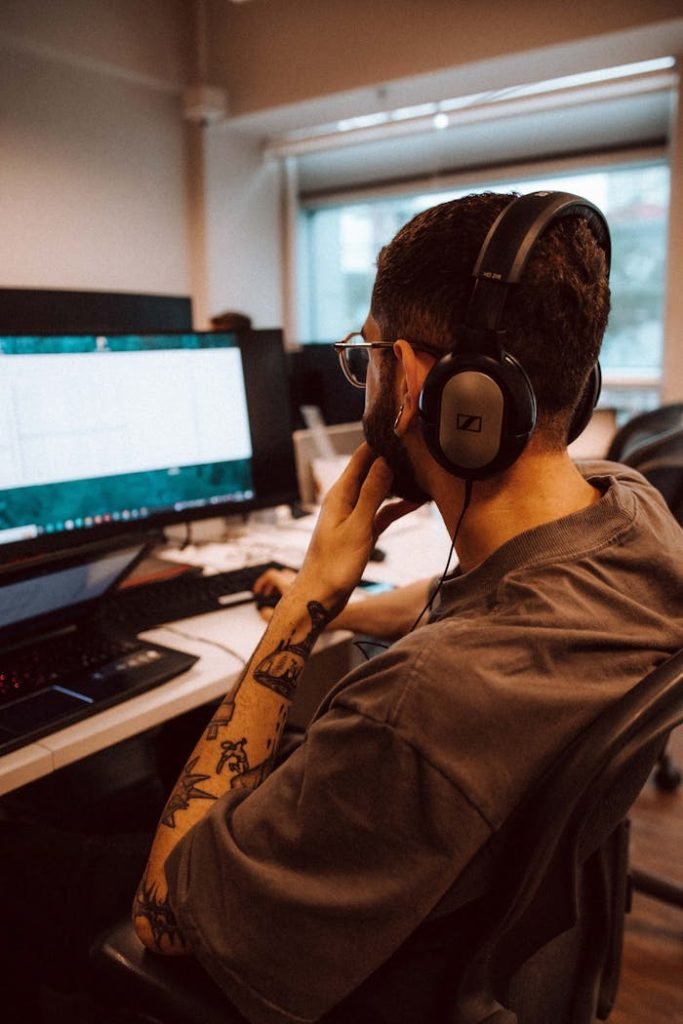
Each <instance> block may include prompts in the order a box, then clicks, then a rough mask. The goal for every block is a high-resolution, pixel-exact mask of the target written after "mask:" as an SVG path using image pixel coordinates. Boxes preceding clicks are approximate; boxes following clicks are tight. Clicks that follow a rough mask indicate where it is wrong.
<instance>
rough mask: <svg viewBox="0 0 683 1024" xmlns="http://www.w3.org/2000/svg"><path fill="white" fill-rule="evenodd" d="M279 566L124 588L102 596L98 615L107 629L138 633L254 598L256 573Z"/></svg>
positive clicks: (185, 576)
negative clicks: (253, 588) (102, 600)
mask: <svg viewBox="0 0 683 1024" xmlns="http://www.w3.org/2000/svg"><path fill="white" fill-rule="evenodd" d="M282 568H283V566H282V565H281V564H280V563H279V562H264V563H262V564H260V565H249V566H245V567H243V568H241V569H231V570H229V571H227V572H218V573H215V574H214V575H212V576H204V575H201V574H200V573H193V572H187V573H182V574H181V575H179V576H172V577H170V578H169V579H165V580H158V581H155V582H153V583H141V584H138V585H136V586H132V587H124V588H123V589H122V590H117V591H115V592H114V593H113V594H110V595H109V596H108V597H107V598H105V600H104V602H103V603H102V605H101V606H100V616H101V618H102V621H103V622H106V623H107V625H108V626H109V627H110V628H111V627H114V628H116V629H120V630H121V631H122V632H127V633H140V632H142V630H145V629H151V628H152V627H153V626H160V625H162V624H163V623H164V622H174V621H176V620H178V619H189V618H191V617H192V616H194V615H204V614H205V613H206V612H215V611H219V610H220V609H221V608H227V607H229V606H230V605H235V604H244V603H246V602H248V601H254V600H255V597H254V594H253V593H252V589H251V588H252V586H253V585H254V583H255V582H256V580H257V579H258V578H259V576H261V574H262V573H264V572H265V571H266V569H282ZM277 596H278V595H274V596H273V598H272V599H265V600H264V599H261V598H259V601H258V604H259V605H263V604H274V603H275V601H276V600H277Z"/></svg>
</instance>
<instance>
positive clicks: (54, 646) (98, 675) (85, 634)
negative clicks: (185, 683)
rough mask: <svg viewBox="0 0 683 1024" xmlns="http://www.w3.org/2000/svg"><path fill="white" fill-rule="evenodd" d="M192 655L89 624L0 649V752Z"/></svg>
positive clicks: (172, 672)
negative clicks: (11, 647) (31, 642)
mask: <svg viewBox="0 0 683 1024" xmlns="http://www.w3.org/2000/svg"><path fill="white" fill-rule="evenodd" d="M196 661H197V658H196V656H195V655H193V654H187V653H185V652H184V651H177V650H173V649H172V648H170V647H163V646H161V645H160V644H150V643H145V642H144V641H142V640H137V639H135V638H132V639H131V638H125V637H117V636H106V635H103V634H101V633H99V632H98V631H97V629H96V628H95V627H94V625H92V624H91V625H90V627H89V628H86V627H83V628H82V629H73V630H71V631H69V632H67V633H63V634H57V635H54V636H52V637H51V638H50V639H49V640H42V641H40V642H37V643H35V644H27V645H26V646H24V647H22V648H21V649H17V650H14V651H11V652H7V651H5V652H3V653H2V654H0V754H4V753H7V752H8V751H10V750H13V749H15V748H16V747H20V746H22V745H23V744H24V743H28V742H30V741H31V740H36V739H39V738H40V737H41V736H45V735H47V734H48V733H50V732H53V731H54V730H55V729H59V728H63V727H64V726H66V725H71V724H72V723H73V722H77V721H80V720H81V719H82V718H85V717H87V716H89V715H91V714H94V713H95V712H96V711H101V710H104V708H107V707H110V706H112V705H113V704H118V703H120V702H121V701H124V700H127V699H128V698H129V697H133V696H135V695H136V694H138V693H143V692H144V691H145V690H149V689H151V688H153V687H155V686H158V685H159V684H160V683H165V682H167V681H168V680H169V679H172V678H173V677H174V676H177V675H180V673H182V672H186V671H187V670H188V669H189V668H191V667H192V665H194V663H195V662H196Z"/></svg>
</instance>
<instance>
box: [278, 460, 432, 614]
mask: <svg viewBox="0 0 683 1024" xmlns="http://www.w3.org/2000/svg"><path fill="white" fill-rule="evenodd" d="M392 479H393V476H392V472H391V470H390V469H389V466H388V465H387V463H386V462H385V461H384V459H381V458H375V456H374V454H373V452H372V451H371V449H370V447H369V446H368V445H367V444H362V445H361V446H360V447H359V448H358V449H356V451H355V452H354V454H353V456H352V457H351V459H350V461H349V464H348V466H347V467H346V469H345V470H344V472H343V473H342V475H341V476H340V477H339V479H338V480H337V482H336V483H335V484H334V485H333V486H332V487H331V488H330V490H329V491H328V494H327V497H326V498H325V501H324V502H323V505H322V508H321V510H320V515H319V517H318V523H317V526H316V528H315V530H314V532H313V536H312V538H311V542H310V544H309V546H308V551H307V553H306V557H305V559H304V564H303V566H302V568H301V572H300V573H299V574H298V576H297V577H296V579H295V580H294V581H293V582H292V585H291V587H290V588H289V590H290V592H291V591H293V590H297V591H298V590H301V592H302V593H304V594H306V595H307V597H308V598H309V599H310V598H311V596H312V597H314V598H315V600H319V601H321V602H322V603H323V604H325V606H326V607H327V608H330V609H334V610H335V612H338V611H339V610H341V608H343V607H344V605H345V604H346V602H347V600H348V598H349V595H350V594H351V592H352V591H353V589H354V588H355V587H356V586H357V584H358V582H359V580H360V578H361V576H362V575H363V571H364V569H365V566H366V565H367V563H368V559H369V557H370V552H371V551H372V549H373V547H375V544H376V542H377V538H378V537H379V535H380V534H381V533H382V532H383V530H385V529H386V528H387V526H389V524H390V523H392V522H394V520H395V519H398V518H400V517H401V516H404V515H406V514H407V513H408V512H411V511H413V510H414V509H415V508H416V507H417V506H416V505H413V504H411V503H409V502H404V501H398V502H394V503H392V504H390V505H385V506H383V507H382V505H383V502H384V500H385V499H386V498H387V496H388V495H389V493H390V490H391V484H392Z"/></svg>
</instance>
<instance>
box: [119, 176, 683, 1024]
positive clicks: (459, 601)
mask: <svg viewBox="0 0 683 1024" xmlns="http://www.w3.org/2000/svg"><path fill="white" fill-rule="evenodd" d="M514 198H515V197H513V196H510V195H491V194H489V195H483V196H469V197H466V198H464V199H461V200H456V201H454V202H451V203H446V204H443V205H441V206H437V207H435V208H433V209H431V210H428V211H426V212H424V213H422V214H419V215H418V216H417V217H415V218H414V219H413V220H412V221H411V222H410V223H409V224H408V225H406V226H405V227H404V228H403V229H402V230H401V231H400V232H399V233H398V235H397V236H396V238H395V239H394V240H393V241H392V242H391V243H390V244H389V245H388V246H387V247H386V248H385V249H383V250H382V252H381V253H380V256H379V260H378V271H377V278H376V282H375V286H374V290H373V298H372V306H371V311H370V314H369V316H368V318H367V320H366V322H365V325H364V327H363V332H362V336H363V339H364V343H363V345H361V346H358V345H355V346H354V347H355V348H356V349H357V351H356V353H355V354H354V355H353V357H350V356H349V353H348V351H345V352H343V359H344V360H345V366H346V372H347V373H348V374H349V375H350V376H351V377H353V378H354V379H355V382H356V383H360V384H361V385H363V384H365V385H366V411H365V419H364V424H365V432H366V437H367V440H368V442H369V444H366V445H363V446H361V448H360V449H359V450H358V451H357V452H356V453H355V455H354V456H353V457H352V459H351V461H350V464H349V466H348V468H347V470H346V471H345V472H344V474H343V475H342V477H341V478H340V480H339V481H338V482H337V484H336V485H335V486H334V487H333V488H332V490H331V491H330V493H329V495H328V498H327V499H326V501H325V503H324V506H323V509H322V511H321V514H320V518H319V522H318V526H317V528H316V530H315V533H314V535H313V538H312V541H311V545H310V547H309V550H308V553H307V555H306V559H305V561H304V564H303V567H302V569H301V571H300V573H299V574H298V575H297V577H296V578H295V579H294V580H293V582H291V585H289V586H287V587H285V586H284V585H283V586H282V589H283V591H284V592H283V596H282V599H281V601H280V602H279V604H278V605H277V607H276V608H275V611H274V613H273V615H272V618H271V620H270V623H269V625H268V628H267V630H266V632H265V635H264V637H263V639H262V640H261V642H260V644H259V645H258V647H257V649H256V651H255V652H254V655H253V658H252V659H251V661H250V662H249V664H248V665H247V667H246V668H245V671H244V673H243V675H242V678H241V681H240V683H239V686H238V688H237V689H236V691H235V692H234V693H232V694H231V695H230V696H229V697H228V698H226V699H225V701H224V702H223V703H222V704H221V706H220V707H219V709H218V711H217V712H216V714H215V715H214V718H213V719H212V721H211V723H209V725H208V727H207V729H206V731H205V733H204V734H203V736H202V737H200V739H199V741H198V743H197V746H196V747H195V749H194V751H193V752H192V753H191V754H190V756H189V757H188V759H187V762H186V766H185V769H184V771H183V773H182V775H181V778H180V780H179V782H178V785H177V787H176V789H175V791H174V793H173V794H172V796H171V798H170V800H169V802H168V804H167V807H166V810H165V812H164V814H163V816H162V820H161V822H160V824H159V827H158V830H157V833H156V837H155V840H154V843H153V846H152V850H151V853H150V858H149V862H148V865H147V868H146V871H145V874H144V876H143V879H142V881H141V883H140V887H139V889H138V893H137V896H136V899H135V903H134V908H133V920H134V923H135V926H136V929H137V931H138V934H139V936H140V937H141V939H142V940H143V941H144V942H145V943H146V944H147V945H148V946H149V947H150V948H151V949H153V950H156V951H157V952H160V953H163V954H168V955H176V954H184V953H189V952H191V953H193V954H194V955H195V956H197V957H198V959H199V960H200V961H201V962H202V963H203V964H204V966H205V967H206V968H207V970H208V971H209V972H210V973H211V975H212V976H213V977H214V978H215V979H216V981H217V982H218V983H219V984H220V985H221V987H222V988H223V989H224V990H225V992H226V994H227V995H228V996H229V998H230V999H231V1000H232V1001H233V1002H234V1004H235V1005H236V1006H237V1007H238V1009H239V1010H240V1011H241V1013H243V1014H244V1015H245V1016H246V1017H247V1019H248V1020H250V1021H255V1022H263V1024H268V1022H276V1021H277V1022H294V1021H297V1022H302V1021H312V1020H318V1019H321V1018H324V1019H326V1020H329V1021H348V1022H354V1024H358V1022H360V1021H364V1020H373V1021H383V1020H386V1021H393V1020H408V1019H409V1020H411V1021H414V1022H415V1021H432V1020H442V1019H444V1014H445V1009H444V1007H445V1006H446V1005H447V1002H443V1000H444V992H445V991H446V989H447V982H448V978H447V977H446V975H445V973H443V972H442V973H441V974H439V971H438V970H434V972H433V976H432V977H431V979H430V981H429V982H428V981H427V979H426V977H425V975H424V974H423V973H421V972H422V970H423V967H424V965H425V963H426V962H427V961H425V960H424V959H420V957H419V955H417V952H415V954H414V953H413V950H414V949H415V947H414V945H413V946H411V937H414V936H415V933H416V931H417V930H418V929H420V928H421V926H423V923H424V922H427V923H429V921H430V920H431V919H432V916H433V911H434V908H435V907H436V906H437V905H438V904H439V901H441V900H442V899H443V898H444V896H445V895H446V894H447V893H448V892H449V890H450V889H451V888H452V887H453V886H454V885H455V883H456V882H457V880H458V878H459V877H460V876H461V875H462V872H463V870H464V869H465V867H466V866H467V865H468V864H470V863H476V858H477V856H478V855H479V854H480V853H481V851H482V850H483V849H484V847H485V845H486V843H487V841H488V840H489V839H490V837H491V836H492V835H493V834H494V833H495V831H496V830H497V829H498V828H499V827H500V826H501V824H502V823H503V822H504V821H505V819H506V817H507V816H508V815H509V813H510V812H511V810H512V809H513V808H514V807H515V805H516V804H517V802H518V801H519V799H520V798H521V796H522V795H523V793H524V791H525V789H526V788H527V787H528V786H529V784H530V783H531V782H532V781H533V779H534V778H535V777H537V776H538V774H539V772H540V771H541V770H542V769H543V768H544V767H545V766H547V765H548V764H549V763H550V761H551V760H552V758H553V756H554V755H555V754H557V753H558V752H559V751H560V750H561V749H562V748H563V747H564V746H565V745H566V743H567V742H568V740H569V739H571V738H572V737H573V736H574V735H576V734H577V733H578V732H580V730H581V729H582V728H583V727H584V726H585V725H587V724H588V723H589V722H590V721H592V720H593V719H594V717H595V716H596V715H597V714H598V713H599V712H600V711H601V710H602V709H603V708H604V707H605V706H606V705H608V704H609V703H610V702H612V701H614V700H615V699H617V698H618V697H619V696H620V695H621V694H623V693H624V692H625V691H626V690H628V689H629V688H630V687H631V686H632V685H633V684H634V683H636V682H637V681H638V680H639V679H640V678H641V677H642V676H643V675H644V674H645V673H646V672H647V671H648V670H649V669H650V668H651V667H652V666H654V665H655V664H657V663H658V662H660V661H662V660H664V659H665V657H666V656H667V655H668V654H669V653H671V652H673V651H674V650H675V649H676V648H677V647H678V645H679V644H680V638H681V634H682V630H681V617H682V609H681V593H682V592H683V587H682V586H681V584H682V582H683V555H682V545H681V532H680V529H679V527H678V526H677V524H676V523H675V522H674V520H673V519H672V517H671V516H670V515H669V513H668V512H667V509H666V507H665V505H664V503H663V501H662V500H661V498H660V497H659V496H658V495H657V494H656V493H655V492H654V491H653V490H652V489H651V488H650V487H649V486H648V485H647V484H646V483H645V481H644V480H643V479H642V478H640V477H638V475H637V474H633V473H630V472H627V471H625V470H623V468H622V467H618V466H613V465H612V466H606V465H605V466H601V467H592V468H590V467H589V468H588V469H587V470H585V471H580V470H579V469H578V468H577V467H576V466H575V465H574V464H573V462H572V461H571V459H570V458H569V456H568V454H567V449H566V443H567V437H568V435H569V432H570V430H571V424H572V421H573V420H574V418H575V415H576V410H577V406H578V405H579V403H580V402H581V401H582V400H583V398H584V395H585V388H586V383H587V380H588V379H589V378H590V377H591V375H592V374H593V373H594V366H595V363H596V360H597V357H598V352H599V348H600V342H601V339H602V334H603V332H604V328H605V325H606V321H607V314H608V307H609V291H608V281H607V261H606V253H605V250H604V244H601V243H600V239H599V238H597V237H596V234H595V231H594V230H593V229H592V228H591V227H590V226H589V224H588V223H587V222H586V219H585V218H584V217H582V216H567V217H563V218H562V219H561V220H558V222H557V223H552V224H550V226H549V227H548V228H547V230H545V231H544V232H543V234H542V235H541V236H540V238H538V240H537V241H536V242H535V243H534V246H533V251H532V253H531V256H530V258H529V261H528V265H527V266H526V269H525V271H524V274H523V277H522V280H521V282H520V283H519V284H518V285H515V286H514V288H513V289H512V292H511V294H510V296H509V298H508V300H507V302H506V306H505V326H506V335H505V342H504V343H505V350H506V352H507V353H509V355H510V357H511V359H512V362H513V363H514V362H515V361H518V362H519V364H521V367H522V368H523V369H522V373H523V374H524V375H525V376H527V377H528V380H529V386H530V389H531V390H532V392H533V394H532V396H531V398H530V400H529V401H530V408H532V407H533V403H534V401H535V403H536V406H537V412H536V415H535V417H532V419H534V418H535V427H534V425H533V422H532V423H531V429H530V430H529V431H528V433H530V437H529V438H528V440H527V438H526V437H525V438H524V439H523V441H521V442H520V443H519V446H518V447H519V451H518V452H516V453H515V457H513V459H512V461H511V463H510V464H509V465H507V466H506V467H505V468H502V469H500V470H496V469H495V465H496V463H495V460H494V471H493V472H491V473H487V472H482V473H481V474H480V473H478V472H477V471H475V472H474V473H473V474H470V473H463V474H459V473H458V472H453V470H452V469H451V468H449V465H448V459H447V458H446V459H444V458H442V457H441V454H440V452H439V451H437V452H436V454H435V448H434V443H433V440H429V439H428V438H427V436H426V434H427V431H426V429H425V424H424V418H425V416H424V409H422V410H421V404H424V403H425V393H426V391H428V390H429V387H430V381H431V378H430V377H429V375H430V372H432V371H433V369H434V367H435V366H437V364H439V360H440V358H441V356H442V354H445V353H447V352H448V351H449V350H450V349H451V348H452V347H453V346H456V350H457V345H458V340H459V336H460V334H461V332H462V324H463V320H464V318H465V316H466V309H467V308H468V299H469V294H470V291H471V285H472V281H471V274H472V269H473V267H474V264H475V261H476V259H477V255H478V253H479V251H480V249H481V247H482V243H483V242H484V239H485V237H486V235H487V233H488V231H489V228H490V227H491V225H492V224H493V222H494V221H495V220H496V217H497V216H498V215H499V214H500V213H501V211H502V210H504V209H505V208H507V207H508V206H509V205H510V204H511V203H512V202H513V200H514ZM359 353H361V354H360V355H359ZM362 353H364V355H363V354H362ZM358 358H360V359H364V358H365V359H366V361H367V377H366V380H363V379H362V378H360V379H359V375H361V374H362V372H363V371H362V369H359V365H360V364H359V363H358V362H357V359H358ZM439 365H440V364H439ZM439 372H440V371H439ZM591 404H592V403H591ZM532 411H533V409H532ZM471 426H472V417H469V418H467V423H465V429H469V428H470V427H471ZM484 429H485V428H484ZM444 462H445V463H446V464H444ZM472 476H474V479H472ZM463 477H465V478H463ZM392 491H393V493H395V494H397V495H398V496H399V500H398V502H394V503H388V504H385V499H386V498H387V497H388V496H389V494H390V493H391V492H392ZM427 498H429V499H431V500H433V501H434V502H435V504H436V506H437V507H438V510H439V512H440V514H441V516H442V517H443V520H444V522H445V524H446V526H447V528H448V530H449V532H450V534H451V536H452V537H453V538H454V540H455V547H456V550H457V556H458V563H459V566H458V570H457V573H456V574H454V575H452V576H451V577H449V578H447V579H446V580H445V581H444V582H443V585H442V586H441V588H440V592H439V593H438V594H437V595H433V607H432V610H431V615H430V618H429V622H428V623H423V624H421V625H419V626H418V628H415V629H413V630H411V626H412V625H413V623H414V622H415V621H416V620H417V619H418V617H419V616H420V612H421V611H422V609H423V608H424V606H425V604H426V602H427V598H428V590H429V588H428V585H427V584H426V583H422V584H416V585H415V586H413V587H411V588H408V589H407V590H406V591H397V592H396V593H394V594H391V595H384V596H382V597H378V598H377V599H376V600H375V602H374V603H373V604H370V603H369V602H368V603H367V605H364V606H363V608H362V609H361V608H360V606H352V605H347V601H348V598H349V595H350V593H351V592H352V591H353V589H354V588H355V586H356V584H357V583H358V581H359V579H360V577H361V575H362V573H363V570H364V567H365V565H366V562H367V559H368V557H369V554H370V551H371V550H372V548H373V546H374V544H375V542H376V540H377V538H378V536H379V535H380V533H381V532H382V530H383V529H384V528H385V527H386V526H387V525H388V524H389V523H390V522H391V521H393V520H394V519H395V518H396V517H397V516H400V515H405V514H408V513H409V512H410V510H411V509H414V508H415V506H416V504H419V503H420V502H422V501H424V500H426V499H427ZM277 584H278V580H277V579H276V580H273V579H270V580H268V579H267V580H264V581H263V582H262V583H261V584H260V587H261V588H262V589H268V588H271V587H272V586H274V585H277ZM373 608H374V612H373V611H372V609H373ZM331 623H333V624H334V625H345V626H349V627H351V628H354V627H355V626H356V625H360V626H361V627H362V629H363V630H364V631H371V632H374V633H375V634H377V635H383V634H384V635H391V636H394V635H397V634H406V635H405V636H403V638H402V639H400V640H399V641H398V642H396V643H395V644H394V645H393V646H392V647H391V648H390V649H388V650H387V651H386V652H384V653H382V654H380V655H378V656H377V657H375V658H374V659H373V660H372V661H370V662H368V663H367V664H366V665H364V666H361V667H360V668H359V669H357V670H355V671H354V672H352V673H351V674H350V675H349V676H347V677H346V678H345V679H344V680H342V681H341V683H339V684H338V685H337V686H336V688H335V689H334V690H333V691H332V693H331V694H330V695H329V696H328V697H327V698H326V699H325V701H324V702H323V705H322V706H321V708H320V709H319V711H318V713H317V715H316V716H315V718H314V721H313V722H312V724H311V726H310V729H309V730H308V733H307V736H306V738H305V740H304V741H303V742H302V743H301V744H300V745H299V746H298V747H297V749H296V750H294V752H293V753H291V754H290V756H289V757H287V758H286V759H285V760H284V761H283V762H282V763H280V764H278V766H277V767H275V765H276V763H277V754H278V744H279V741H280V738H281V736H282V732H283V728H284V725H285V722H286V718H287V711H288V707H289V705H290V703H291V700H292V696H293V694H294V691H295V688H296V685H297V682H298V678H299V675H300V673H301V670H302V668H303V666H304V664H305V662H306V660H307V658H308V656H309V654H310V652H311V649H312V647H313V645H314V643H315V640H316V638H317V636H318V635H319V634H320V632H321V631H322V630H323V629H324V628H326V627H327V626H329V625H330V624H331ZM461 938H462V940H463V942H464V943H465V944H466V941H467V936H462V937H461ZM442 944H443V943H442ZM406 950H409V951H411V952H410V954H409V955H405V951H406ZM432 953H433V954H434V955H433V956H432V955H431V954H432ZM428 959H429V962H430V963H436V964H438V963H439V960H438V956H437V952H436V950H435V949H434V948H432V949H431V950H430V957H429V958H428ZM394 965H397V966H396V969H394V970H392V967H393V966H394ZM444 970H445V969H444ZM411 972H412V973H411Z"/></svg>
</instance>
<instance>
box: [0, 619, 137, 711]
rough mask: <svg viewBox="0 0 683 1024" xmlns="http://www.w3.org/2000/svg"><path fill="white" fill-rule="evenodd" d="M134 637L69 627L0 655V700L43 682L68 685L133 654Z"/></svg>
mask: <svg viewBox="0 0 683 1024" xmlns="http://www.w3.org/2000/svg"><path fill="white" fill-rule="evenodd" d="M139 647H140V643H139V641H137V640H130V639H124V638H120V637H107V636H101V635H99V634H94V635H93V634H86V633H84V632H82V631H80V630H72V631H70V632H69V633H65V634H63V635H61V636H56V637H53V638H52V639H51V640H50V641H49V643H45V642H43V643H39V644H36V645H35V646H34V645H29V646H28V647H25V648H22V649H21V650H20V651H18V652H12V653H10V654H6V653H5V654H1V655H0V703H2V704H4V703H7V702H8V701H10V700H16V699H17V698H18V697H24V696H26V695H27V694H29V693H33V692H34V691H35V690H40V689H42V688H43V687H44V686H69V685H73V684H75V683H77V682H79V681H80V680H81V679H83V678H84V677H87V676H89V675H91V674H92V673H94V672H97V670H98V669H100V668H102V667H104V666H106V665H110V664H112V663H116V662H117V661H120V660H121V659H122V658H126V656H129V655H131V654H132V652H133V651H135V650H136V649H137V648H139Z"/></svg>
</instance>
